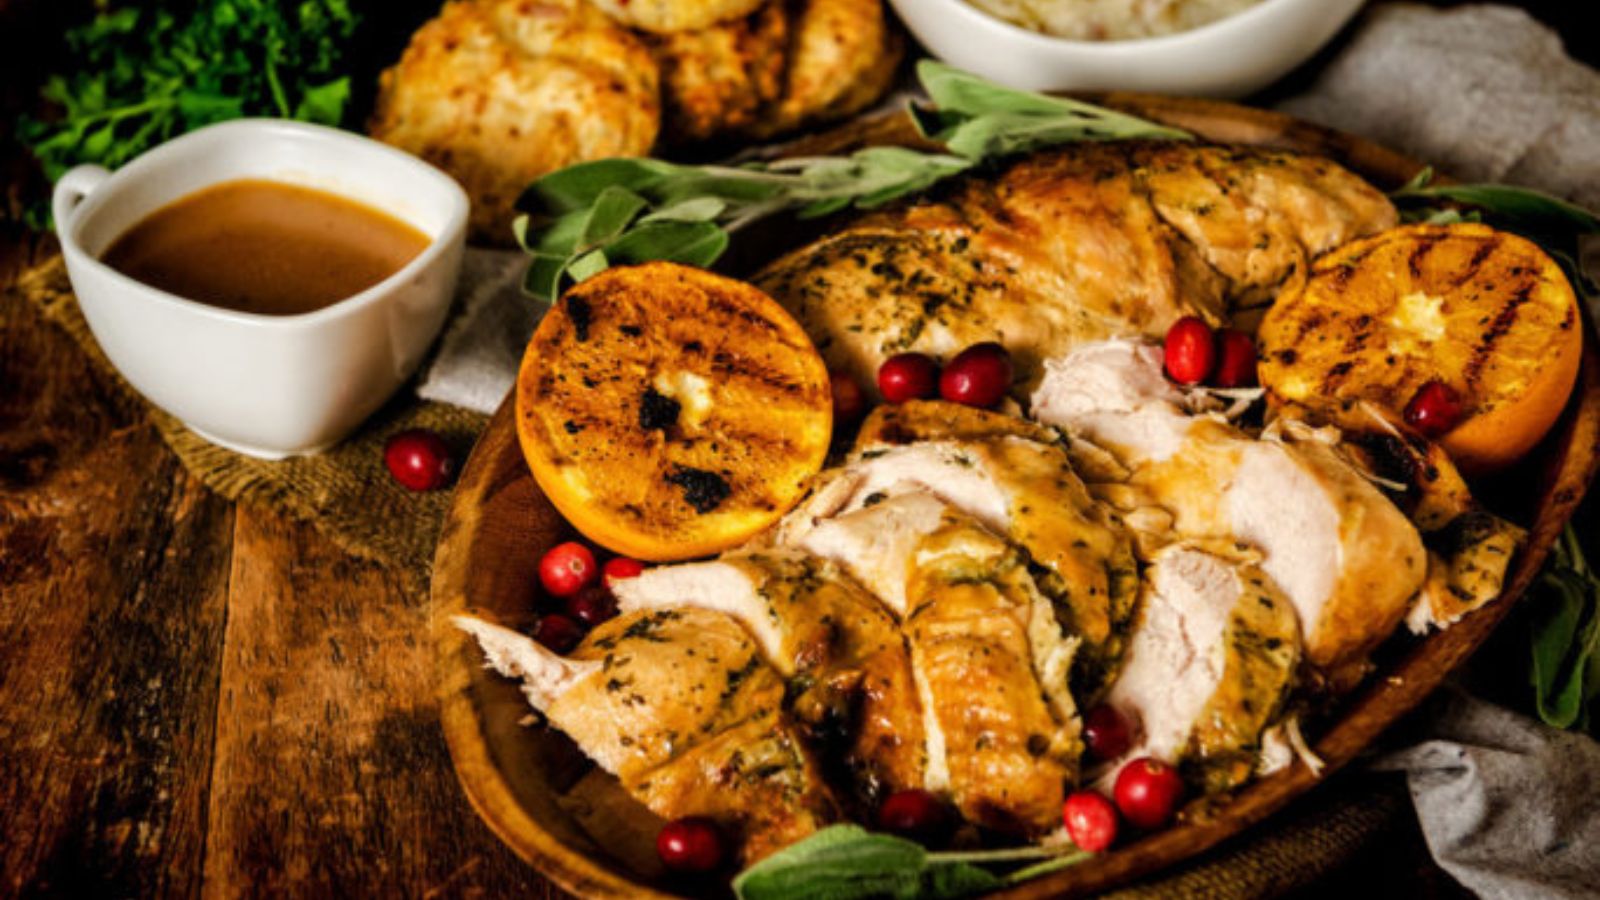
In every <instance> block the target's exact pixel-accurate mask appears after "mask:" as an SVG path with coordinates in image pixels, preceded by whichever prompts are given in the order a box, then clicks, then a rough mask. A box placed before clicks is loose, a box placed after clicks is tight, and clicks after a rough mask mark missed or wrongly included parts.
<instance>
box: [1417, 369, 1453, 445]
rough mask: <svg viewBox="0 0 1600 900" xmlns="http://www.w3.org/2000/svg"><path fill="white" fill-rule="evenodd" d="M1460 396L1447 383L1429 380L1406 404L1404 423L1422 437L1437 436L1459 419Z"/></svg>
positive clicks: (1446, 432) (1447, 430) (1444, 433)
mask: <svg viewBox="0 0 1600 900" xmlns="http://www.w3.org/2000/svg"><path fill="white" fill-rule="evenodd" d="M1461 414H1462V408H1461V397H1460V395H1458V394H1457V393H1456V392H1455V391H1454V390H1452V389H1451V388H1450V386H1449V385H1448V384H1445V383H1444V382H1442V381H1430V382H1428V383H1427V384H1425V385H1423V386H1422V387H1420V388H1418V389H1417V393H1416V396H1414V397H1412V398H1411V402H1410V403H1407V404H1406V410H1405V416H1406V424H1407V425H1410V426H1411V427H1412V428H1415V429H1416V430H1417V432H1418V433H1420V434H1421V435H1423V436H1424V437H1429V438H1437V437H1442V436H1443V435H1446V434H1448V433H1449V432H1450V430H1451V429H1452V428H1455V427H1456V424H1457V423H1459V422H1460V421H1461Z"/></svg>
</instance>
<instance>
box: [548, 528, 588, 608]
mask: <svg viewBox="0 0 1600 900" xmlns="http://www.w3.org/2000/svg"><path fill="white" fill-rule="evenodd" d="M599 574H600V572H599V569H598V568H597V567H596V566H595V563H594V554H593V553H592V552H590V550H589V548H588V547H585V546H584V545H582V544H580V543H578V542H577V541H567V542H566V543H565V544H557V545H556V546H554V547H552V548H550V552H548V553H546V554H545V555H544V558H542V559H540V560H539V581H540V583H541V584H543V585H544V589H545V591H546V592H547V593H549V594H550V596H552V597H571V596H572V595H573V594H576V593H577V592H579V591H581V590H583V589H584V588H586V587H588V586H589V585H591V584H594V582H595V580H596V578H597V577H598V576H599Z"/></svg>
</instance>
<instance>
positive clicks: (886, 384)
mask: <svg viewBox="0 0 1600 900" xmlns="http://www.w3.org/2000/svg"><path fill="white" fill-rule="evenodd" d="M938 389H939V366H938V364H937V363H935V362H934V361H933V359H932V357H929V356H927V355H926V354H923V353H900V354H896V355H894V356H891V357H889V358H888V359H886V360H884V361H883V365H882V367H880V368H879V369H878V390H879V392H881V393H882V394H883V399H885V400H887V401H889V402H890V403H904V402H906V401H907V400H927V399H929V398H931V397H933V396H934V394H935V392H937V391H938Z"/></svg>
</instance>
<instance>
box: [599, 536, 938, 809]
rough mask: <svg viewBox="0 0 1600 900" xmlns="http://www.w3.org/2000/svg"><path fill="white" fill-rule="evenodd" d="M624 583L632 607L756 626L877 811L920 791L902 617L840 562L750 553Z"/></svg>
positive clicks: (801, 705)
mask: <svg viewBox="0 0 1600 900" xmlns="http://www.w3.org/2000/svg"><path fill="white" fill-rule="evenodd" d="M614 590H615V592H616V595H617V601H618V604H619V606H620V607H621V609H622V611H623V612H624V613H629V612H635V611H639V610H649V609H672V608H675V607H698V608H701V609H711V610H716V611H719V612H723V613H726V614H728V615H730V616H732V617H734V618H735V619H737V620H738V621H739V622H740V623H741V624H743V625H744V626H745V628H747V629H749V631H750V633H751V634H752V635H754V636H755V638H756V640H757V642H758V643H759V644H760V645H761V647H762V649H763V652H764V653H765V655H766V658H767V661H768V662H769V663H771V664H772V666H773V667H774V668H776V669H777V670H778V672H779V674H781V675H782V676H783V677H784V678H786V679H788V681H789V697H790V708H791V709H792V710H793V712H794V714H795V718H796V719H797V721H798V722H800V723H801V725H802V727H803V728H804V730H805V731H806V732H807V733H808V734H809V735H810V736H812V737H813V741H812V743H813V745H814V746H816V747H818V748H819V751H820V752H821V753H822V756H823V759H824V762H826V763H829V764H831V765H833V766H834V767H835V768H842V769H843V770H844V772H843V774H844V775H845V776H846V777H847V778H848V780H849V782H850V786H851V787H852V788H854V794H855V798H854V799H856V800H859V801H860V802H862V803H863V804H865V805H866V806H867V808H871V806H872V805H873V804H874V803H875V802H876V801H877V800H879V799H881V797H882V796H883V795H884V794H886V793H891V792H894V791H901V790H906V789H908V788H920V787H922V783H923V776H924V772H925V770H926V761H927V754H926V750H925V748H924V741H923V733H922V710H921V707H920V706H919V704H918V700H917V691H916V687H915V685H914V684H913V682H912V677H911V659H910V655H909V652H908V650H907V648H906V642H905V638H904V637H903V636H902V635H901V633H900V625H899V623H898V622H897V621H896V620H895V618H894V617H893V616H892V615H890V614H889V612H888V610H886V609H885V608H884V606H883V605H882V604H881V603H879V602H878V600H877V599H876V598H874V597H873V596H872V595H871V594H869V593H867V592H866V591H864V590H862V588H861V587H860V586H859V585H857V584H856V583H855V582H854V581H852V580H850V579H849V578H847V577H845V576H844V575H843V573H841V572H840V571H839V569H838V567H837V566H835V565H834V564H832V563H829V562H827V561H825V560H822V559H818V558H816V557H813V556H807V555H804V554H800V553H795V552H793V551H784V550H758V551H746V552H740V553H735V554H730V555H728V556H725V557H723V558H721V559H718V560H713V561H710V562H699V563H688V564H685V565H678V566H665V567H659V568H653V569H649V570H647V571H645V572H644V573H643V574H642V575H640V576H639V577H637V578H630V579H627V580H625V581H619V582H617V583H616V585H615V588H614Z"/></svg>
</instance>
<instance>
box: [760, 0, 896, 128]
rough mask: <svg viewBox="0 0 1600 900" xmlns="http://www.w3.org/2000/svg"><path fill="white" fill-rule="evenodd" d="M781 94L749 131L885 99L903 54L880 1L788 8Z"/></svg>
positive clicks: (831, 115) (816, 2)
mask: <svg viewBox="0 0 1600 900" xmlns="http://www.w3.org/2000/svg"><path fill="white" fill-rule="evenodd" d="M789 14H790V21H789V34H790V38H789V59H788V68H787V70H786V71H785V73H784V83H783V96H782V97H781V98H779V100H778V102H776V103H774V104H772V105H771V106H769V107H768V108H767V109H766V110H764V111H763V112H762V115H761V118H760V119H759V120H758V121H757V122H756V123H755V125H754V127H752V128H751V129H750V133H751V134H753V135H755V136H757V137H766V136H769V135H773V134H778V133H781V132H785V131H791V130H793V129H796V128H799V127H801V126H804V125H810V124H814V123H816V122H819V121H822V120H827V119H838V118H843V117H845V116H849V115H852V114H854V113H857V112H860V111H861V110H862V109H864V108H866V107H867V106H870V105H871V104H872V103H874V102H875V101H877V99H878V98H879V97H881V96H883V94H884V92H885V91H886V90H888V88H889V86H890V84H891V83H892V82H893V80H894V75H895V72H896V70H897V69H898V67H899V64H900V58H901V56H902V54H903V52H904V50H905V47H904V44H903V42H902V41H901V39H900V36H899V34H898V33H897V32H895V31H894V29H893V27H892V26H891V25H890V22H889V17H888V13H887V12H886V11H885V10H884V4H883V2H882V0H799V2H792V3H790V5H789Z"/></svg>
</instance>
